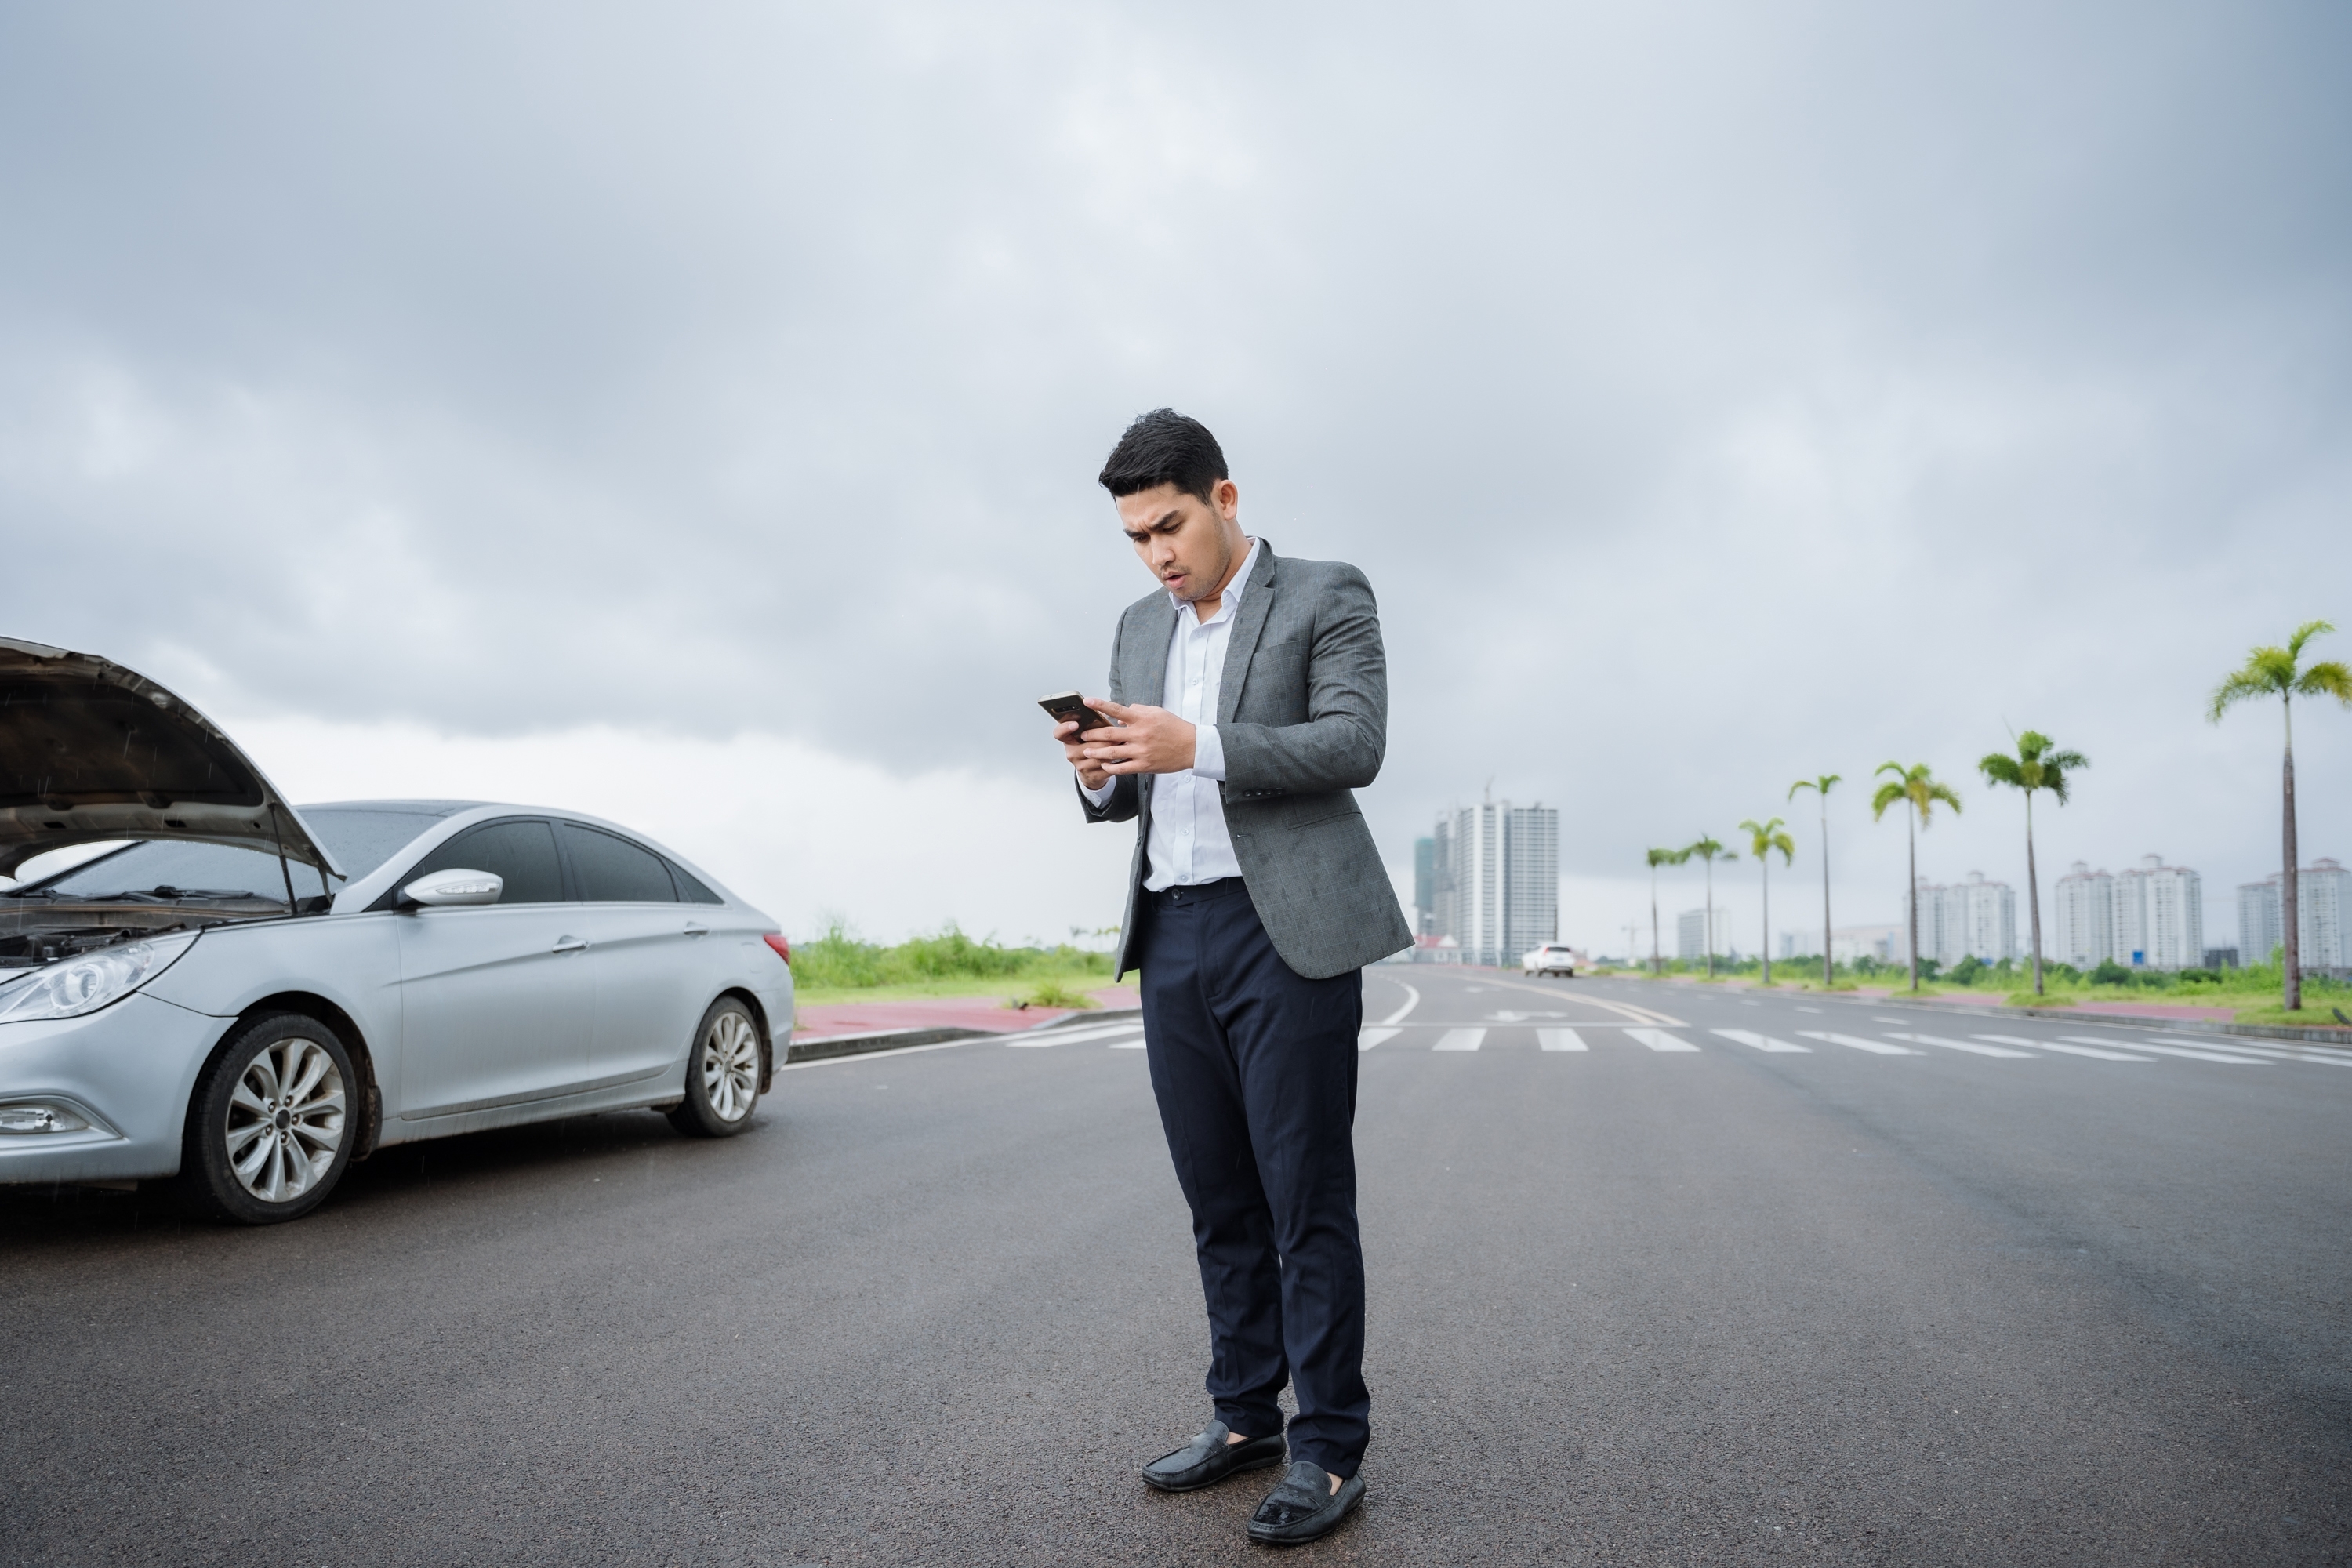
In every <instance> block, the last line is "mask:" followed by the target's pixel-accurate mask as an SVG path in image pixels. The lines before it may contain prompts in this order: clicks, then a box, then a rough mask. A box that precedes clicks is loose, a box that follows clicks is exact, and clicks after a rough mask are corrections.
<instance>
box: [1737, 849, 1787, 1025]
mask: <svg viewBox="0 0 2352 1568" xmlns="http://www.w3.org/2000/svg"><path fill="white" fill-rule="evenodd" d="M1739 831H1740V832H1742V833H1745V834H1746V835H1748V853H1749V854H1751V855H1753V856H1755V857H1756V858H1757V859H1758V860H1759V862H1761V863H1762V865H1763V867H1764V984H1767V985H1769V984H1772V851H1773V850H1775V849H1778V850H1779V851H1780V864H1781V865H1783V866H1786V865H1788V864H1789V863H1790V861H1792V860H1794V859H1795V858H1797V841H1796V840H1795V839H1793V838H1791V837H1789V835H1788V833H1787V831H1786V830H1785V829H1784V828H1783V826H1782V825H1781V822H1780V818H1779V817H1777V816H1776V817H1774V818H1773V819H1772V820H1771V821H1769V822H1764V823H1759V822H1758V821H1756V820H1755V819H1754V818H1753V817H1750V818H1749V819H1748V821H1746V822H1743V823H1741V824H1740V825H1739Z"/></svg>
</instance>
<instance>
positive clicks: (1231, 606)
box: [1168, 539, 1258, 626]
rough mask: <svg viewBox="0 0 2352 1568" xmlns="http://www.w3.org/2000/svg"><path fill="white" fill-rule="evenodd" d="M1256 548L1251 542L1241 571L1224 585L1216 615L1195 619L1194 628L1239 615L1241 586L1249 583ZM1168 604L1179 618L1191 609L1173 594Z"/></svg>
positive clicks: (1169, 597) (1253, 541)
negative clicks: (1174, 607)
mask: <svg viewBox="0 0 2352 1568" xmlns="http://www.w3.org/2000/svg"><path fill="white" fill-rule="evenodd" d="M1257 547H1258V541H1256V540H1255V539H1253V540H1251V541H1250V547H1249V553H1248V554H1246V555H1244V556H1243V557H1242V565H1241V570H1240V571H1238V572H1236V573H1234V580H1233V581H1232V582H1230V583H1228V584H1225V591H1224V594H1223V596H1222V597H1221V598H1220V599H1219V600H1218V602H1217V613H1216V614H1215V615H1213V616H1210V617H1209V618H1208V619H1207V620H1205V621H1203V620H1199V619H1195V620H1194V621H1193V622H1192V624H1193V625H1194V626H1214V625H1215V624H1216V623H1217V622H1219V621H1222V620H1223V619H1224V618H1225V617H1226V616H1232V615H1234V614H1237V613H1239V611H1240V609H1241V607H1242V584H1245V583H1247V582H1248V581H1249V575H1250V569H1251V568H1252V567H1254V566H1255V565H1256V564H1257ZM1168 602H1169V603H1170V604H1171V605H1175V606H1176V612H1177V614H1178V615H1180V616H1181V614H1183V613H1184V612H1185V611H1186V610H1189V609H1191V608H1192V605H1189V604H1187V603H1186V602H1185V601H1183V600H1182V599H1180V598H1178V597H1177V596H1176V595H1173V594H1171V595H1168Z"/></svg>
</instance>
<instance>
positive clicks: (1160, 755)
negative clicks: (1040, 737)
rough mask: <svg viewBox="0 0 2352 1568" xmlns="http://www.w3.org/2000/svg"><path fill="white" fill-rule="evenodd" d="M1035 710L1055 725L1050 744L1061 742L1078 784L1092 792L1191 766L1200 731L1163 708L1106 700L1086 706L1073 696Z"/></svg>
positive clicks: (1047, 700) (1057, 697) (1054, 698)
mask: <svg viewBox="0 0 2352 1568" xmlns="http://www.w3.org/2000/svg"><path fill="white" fill-rule="evenodd" d="M1038 705H1039V706H1040V707H1042V708H1044V709H1045V711H1046V712H1048V713H1050V714H1052V715H1053V716H1054V718H1055V720H1056V721H1057V722H1056V723H1055V726H1054V739H1055V740H1057V741H1059V742H1062V754H1063V755H1065V756H1066V757H1067V758H1069V760H1070V766H1072V767H1073V768H1076V770H1077V772H1078V782H1079V783H1080V784H1085V785H1086V786H1087V788H1088V789H1090V790H1097V789H1100V788H1102V786H1103V785H1104V784H1108V783H1109V782H1110V780H1111V779H1112V778H1113V777H1115V776H1116V775H1118V774H1120V773H1181V772H1182V771H1183V770H1184V769H1186V768H1189V767H1191V766H1192V757H1193V747H1194V737H1195V736H1196V734H1197V733H1198V731H1196V729H1195V728H1194V726H1193V725H1192V722H1191V721H1189V720H1186V719H1183V718H1181V717H1180V716H1179V715H1177V714H1174V713H1171V712H1170V711H1169V710H1167V709H1165V708H1154V707H1151V706H1150V705H1149V704H1145V703H1135V704H1132V705H1130V704H1127V703H1121V702H1113V701H1111V700H1109V699H1108V698H1103V699H1100V700H1081V699H1080V698H1079V697H1078V694H1077V693H1076V692H1075V691H1068V692H1061V693H1058V694H1056V695H1055V696H1052V697H1045V698H1040V699H1039V700H1038ZM1086 710H1092V711H1091V712H1088V711H1086ZM1097 715H1099V716H1100V717H1097ZM1105 719H1108V720H1109V721H1110V722H1108V723H1105V722H1104V720H1105ZM1089 720H1091V721H1092V722H1088V721H1089ZM1082 725H1083V726H1084V727H1083V728H1081V726H1082Z"/></svg>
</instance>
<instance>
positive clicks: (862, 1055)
mask: <svg viewBox="0 0 2352 1568" xmlns="http://www.w3.org/2000/svg"><path fill="white" fill-rule="evenodd" d="M986 1038H988V1037H987V1036H986V1035H979V1036H975V1037H972V1038H971V1039H969V1040H938V1041H934V1042H933V1043H932V1044H930V1045H928V1046H893V1047H890V1048H889V1049H888V1050H887V1051H853V1052H851V1053H850V1054H849V1055H848V1056H845V1057H819V1058H817V1059H816V1060H814V1061H813V1062H786V1063H785V1064H784V1065H783V1066H782V1067H780V1068H777V1069H776V1070H777V1071H778V1072H798V1071H800V1070H801V1068H837V1067H839V1066H841V1064H842V1063H844V1062H870V1061H876V1060H878V1059H880V1058H883V1057H911V1056H913V1055H914V1054H915V1053H916V1052H917V1051H951V1050H953V1049H955V1048H956V1047H958V1046H976V1045H978V1044H979V1043H980V1042H981V1041H982V1040H984V1039H986Z"/></svg>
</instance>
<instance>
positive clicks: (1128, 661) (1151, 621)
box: [1118, 594, 1177, 708]
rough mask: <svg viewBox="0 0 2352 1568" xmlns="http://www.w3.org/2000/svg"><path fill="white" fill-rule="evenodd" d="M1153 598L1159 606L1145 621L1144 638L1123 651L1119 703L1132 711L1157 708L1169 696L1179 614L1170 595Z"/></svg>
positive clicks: (1150, 609)
mask: <svg viewBox="0 0 2352 1568" xmlns="http://www.w3.org/2000/svg"><path fill="white" fill-rule="evenodd" d="M1151 597H1152V598H1153V599H1155V600H1157V601H1159V602H1158V603H1157V604H1149V605H1148V607H1147V609H1146V611H1145V614H1144V615H1143V616H1142V617H1141V618H1142V621H1143V624H1144V629H1143V635H1142V636H1140V637H1134V638H1131V639H1129V642H1128V643H1127V646H1126V647H1125V648H1124V649H1122V650H1121V663H1120V667H1119V672H1118V685H1119V692H1118V700H1120V701H1121V702H1124V703H1126V704H1128V705H1129V707H1133V706H1134V705H1135V704H1136V703H1139V702H1141V703H1148V704H1149V705H1150V706H1151V707H1154V708H1157V707H1159V706H1160V700H1161V699H1162V698H1163V697H1165V696H1166V695H1167V690H1168V645H1169V643H1170V642H1171V641H1172V640H1173V639H1174V637H1175V636H1176V615H1177V610H1176V606H1175V605H1171V604H1170V603H1169V602H1168V595H1165V594H1154V595H1152V596H1151Z"/></svg>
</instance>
